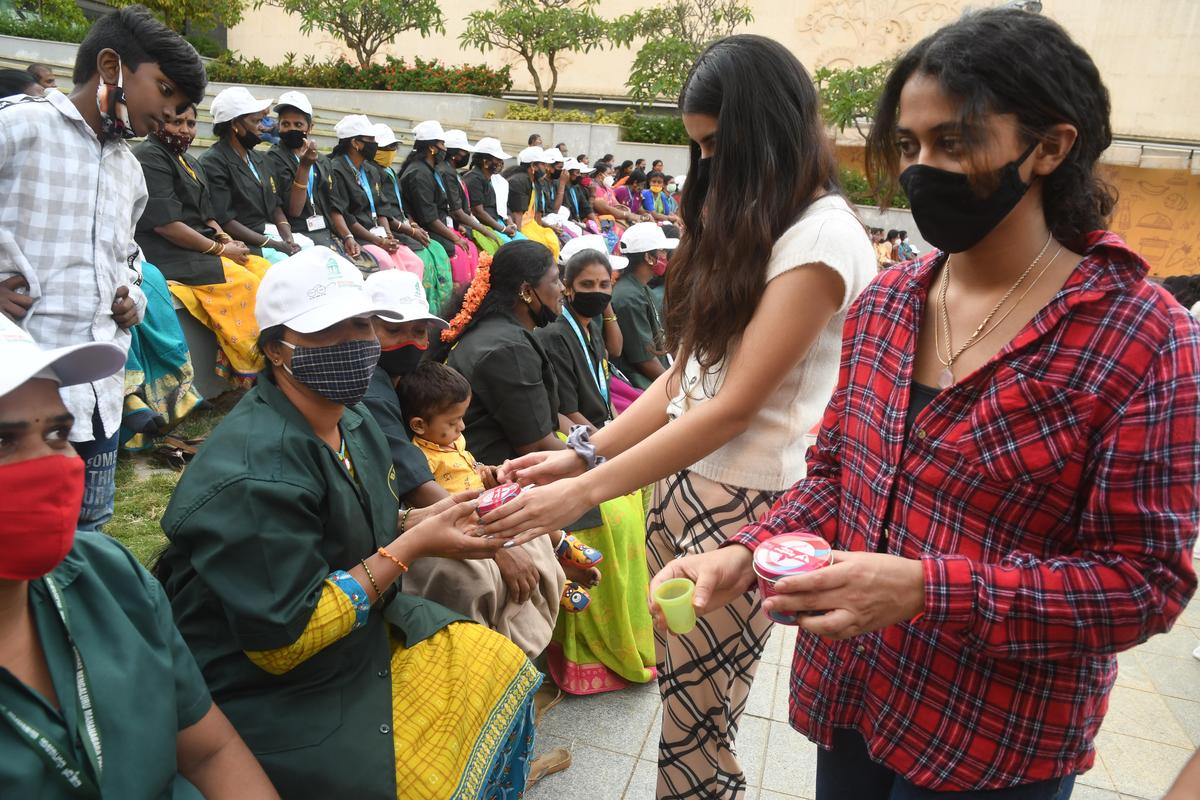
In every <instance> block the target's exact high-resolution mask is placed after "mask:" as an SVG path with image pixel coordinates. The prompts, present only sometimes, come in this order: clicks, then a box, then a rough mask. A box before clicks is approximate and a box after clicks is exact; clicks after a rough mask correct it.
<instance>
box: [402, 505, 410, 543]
mask: <svg viewBox="0 0 1200 800" xmlns="http://www.w3.org/2000/svg"><path fill="white" fill-rule="evenodd" d="M411 513H412V506H409V507H408V508H406V509H404V514H403V515H401V517H400V535H401V536H403V535H404V532H405V531H406V530H408V515H409V514H411Z"/></svg>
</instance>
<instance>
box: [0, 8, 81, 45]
mask: <svg viewBox="0 0 1200 800" xmlns="http://www.w3.org/2000/svg"><path fill="white" fill-rule="evenodd" d="M89 27H91V26H90V25H89V24H88V21H87V20H86V19H83V15H82V14H81V15H80V18H79V19H38V18H29V19H21V18H20V17H18V16H17V15H16V14H13V13H11V12H0V34H4V35H6V36H24V37H25V38H26V39H42V40H45V41H51V42H74V43H76V44H78V43H79V42H82V41H83V37H85V36H87V32H88V28H89Z"/></svg>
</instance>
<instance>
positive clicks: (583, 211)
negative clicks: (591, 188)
mask: <svg viewBox="0 0 1200 800" xmlns="http://www.w3.org/2000/svg"><path fill="white" fill-rule="evenodd" d="M562 204H563V205H564V206H566V208H567V211H568V212H569V213H570V216H571V219H573V220H575V221H576V222H580V221H582V220H583V219H585V218H586V217H588V216H590V215H591V213H592V198H591V196H590V195H589V194H588V190H587V189H586V188H585V187H583V186H582V185H580V184H578V183H569V184H567V191H566V198H565V199H564V200H563V203H562Z"/></svg>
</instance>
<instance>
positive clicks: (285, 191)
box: [266, 144, 334, 247]
mask: <svg viewBox="0 0 1200 800" xmlns="http://www.w3.org/2000/svg"><path fill="white" fill-rule="evenodd" d="M266 162H267V169H269V170H270V171H271V176H272V177H273V178H274V179H275V186H276V188H277V189H278V190H279V207H280V208H282V209H283V213H284V215H285V216H286V217H287V221H288V224H289V225H291V226H292V233H302V234H304V235H305V236H307V237H308V238H310V239H312V240H313V242H314V243H315V244H321V245H325V246H326V247H330V246H332V244H333V238H334V237H333V235H332V234H331V233H330V231H331V230H332V228H331V226H330V224H329V220H328V219H326V217H325V211H326V209H328V208H329V189H330V184H331V183H332V179H331V178H330V175H329V161H328V159H326V158H325V156H318V157H317V163H316V164H313V165H312V167H310V168H309V172H308V174H309V175H310V177H311V185H312V193H311V194H308V193H307V192H305V195H306V196H305V200H304V208H303V209H301V211H300V216H298V217H293V216H292V215H291V214H288V203H289V201H290V200H291V197H292V184H293V183H294V182H295V181H296V170H297V169H299V167H300V159H298V158H297V157H296V155H295V154H294V153H292V151H291V150H289V149H287V148H286V147H284V146H283V145H281V144H276V145H272V146H271V149H270V150H268V151H267V154H266ZM308 183H309V182H307V181H306V184H308ZM316 216H319V217H321V219H322V220H324V222H325V227H324V228H318V229H317V230H309V223H308V220H309V219H310V218H311V217H316Z"/></svg>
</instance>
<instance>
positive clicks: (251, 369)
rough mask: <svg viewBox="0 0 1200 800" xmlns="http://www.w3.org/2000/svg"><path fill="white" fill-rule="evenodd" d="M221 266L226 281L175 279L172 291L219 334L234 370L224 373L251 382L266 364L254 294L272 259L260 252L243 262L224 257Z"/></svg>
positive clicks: (196, 315)
mask: <svg viewBox="0 0 1200 800" xmlns="http://www.w3.org/2000/svg"><path fill="white" fill-rule="evenodd" d="M221 266H222V268H223V269H224V270H225V282H224V283H210V284H207V285H204V286H189V285H187V284H182V283H172V284H171V294H173V295H175V298H176V299H177V300H179V302H180V303H183V305H184V306H185V307H186V308H187V310H188V313H190V314H191V315H192V316H193V317H195V318H196V319H198V320H199V321H200V322H201V324H203V325H204V326H205V327H207V328H208V329H209V330H211V331H212V332H213V333H215V334H216V335H217V342H218V343H219V344H220V345H221V352H222V353H224V355H225V359H226V360H227V361H228V363H229V367H230V370H231V373H232V374H230V375H223V377H227V378H229V379H230V380H231V381H233V382H235V383H240V384H242V385H248V384H249V383H250V382H252V381H253V379H254V377H255V376H256V375H257V374H258V372H259V370H261V369H262V365H263V359H262V354H261V353H259V352H258V323H257V322H256V321H255V319H254V297H255V295H256V294H257V293H258V284H259V283H260V282H261V281H262V278H263V276H264V275H265V274H266V272H267V270H268V269H269V268H270V266H271V262H270V261H267V260H266V259H265V258H260V257H258V256H247V257H246V264H245V266H243V265H241V264H238V263H237V262H236V261H233V260H232V259H228V258H224V257H222V258H221ZM218 371H220V370H218Z"/></svg>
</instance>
